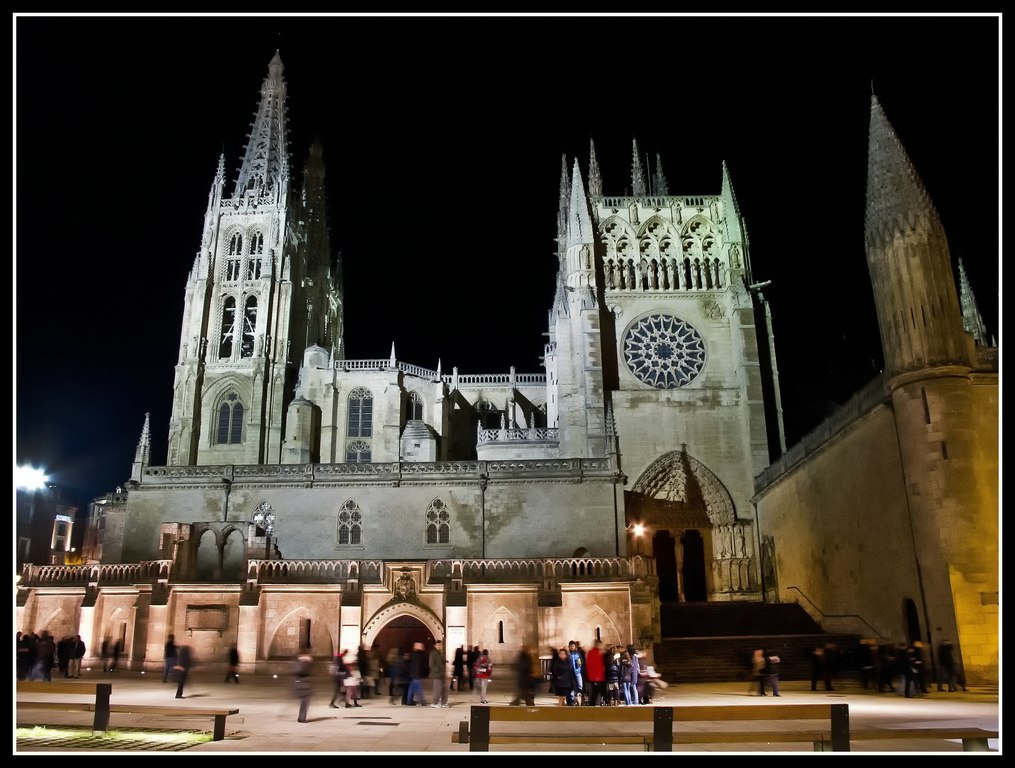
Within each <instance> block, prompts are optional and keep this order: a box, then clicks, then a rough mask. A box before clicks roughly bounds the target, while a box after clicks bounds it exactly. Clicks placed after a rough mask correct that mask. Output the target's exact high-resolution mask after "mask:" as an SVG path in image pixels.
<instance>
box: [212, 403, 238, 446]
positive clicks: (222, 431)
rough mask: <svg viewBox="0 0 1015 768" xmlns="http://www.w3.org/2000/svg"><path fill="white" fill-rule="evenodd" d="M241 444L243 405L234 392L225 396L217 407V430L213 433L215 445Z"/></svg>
mask: <svg viewBox="0 0 1015 768" xmlns="http://www.w3.org/2000/svg"><path fill="white" fill-rule="evenodd" d="M241 442H243V403H242V402H241V401H240V396H239V395H237V394H236V393H235V392H230V393H229V394H228V395H226V399H225V400H224V401H223V403H222V405H220V406H219V421H218V429H217V430H216V431H215V443H216V444H218V445H237V444H239V443H241Z"/></svg>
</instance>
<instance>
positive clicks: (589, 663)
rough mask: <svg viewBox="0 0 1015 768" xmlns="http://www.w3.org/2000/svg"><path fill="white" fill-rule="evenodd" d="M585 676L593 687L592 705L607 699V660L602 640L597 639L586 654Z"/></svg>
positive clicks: (594, 705)
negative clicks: (604, 657) (604, 656)
mask: <svg viewBox="0 0 1015 768" xmlns="http://www.w3.org/2000/svg"><path fill="white" fill-rule="evenodd" d="M585 677H586V679H587V680H588V681H589V686H590V687H591V689H592V697H591V698H592V701H591V703H592V706H593V707H596V706H598V705H599V703H600V702H601V701H603V700H605V699H606V662H605V661H604V659H603V641H602V640H596V641H595V642H594V643H593V644H592V647H591V648H590V649H589V652H588V653H587V654H585Z"/></svg>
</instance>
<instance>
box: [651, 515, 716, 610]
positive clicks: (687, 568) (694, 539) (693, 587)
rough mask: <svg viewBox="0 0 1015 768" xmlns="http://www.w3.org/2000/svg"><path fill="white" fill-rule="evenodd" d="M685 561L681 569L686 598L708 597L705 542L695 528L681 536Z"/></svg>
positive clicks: (700, 599)
mask: <svg viewBox="0 0 1015 768" xmlns="http://www.w3.org/2000/svg"><path fill="white" fill-rule="evenodd" d="M680 545H681V547H682V548H683V551H684V563H683V567H682V568H681V570H680V573H681V576H683V578H684V599H685V600H686V601H687V602H695V601H702V600H707V599H708V594H707V591H706V589H705V543H704V541H702V538H701V534H700V533H699V532H698V531H695V530H689V531H684V535H683V536H681V537H680ZM660 586H661V585H660Z"/></svg>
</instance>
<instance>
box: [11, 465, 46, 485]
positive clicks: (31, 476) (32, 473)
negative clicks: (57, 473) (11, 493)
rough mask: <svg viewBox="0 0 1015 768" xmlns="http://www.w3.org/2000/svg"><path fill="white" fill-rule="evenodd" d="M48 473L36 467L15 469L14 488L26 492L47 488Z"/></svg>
mask: <svg viewBox="0 0 1015 768" xmlns="http://www.w3.org/2000/svg"><path fill="white" fill-rule="evenodd" d="M48 480H49V478H48V477H46V473H45V472H43V471H42V470H41V469H36V468H35V467H15V468H14V487H15V488H20V489H21V490H24V491H37V490H39V489H40V488H45V487H46V482H47V481H48Z"/></svg>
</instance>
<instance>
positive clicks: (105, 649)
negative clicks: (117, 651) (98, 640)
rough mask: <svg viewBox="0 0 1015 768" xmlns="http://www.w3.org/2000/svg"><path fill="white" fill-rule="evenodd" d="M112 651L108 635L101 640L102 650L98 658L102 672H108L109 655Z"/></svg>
mask: <svg viewBox="0 0 1015 768" xmlns="http://www.w3.org/2000/svg"><path fill="white" fill-rule="evenodd" d="M112 651H113V641H112V640H110V639H109V635H106V636H105V637H104V638H102V648H101V650H100V651H99V653H100V658H101V661H102V671H103V672H108V671H109V654H110V653H112Z"/></svg>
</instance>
